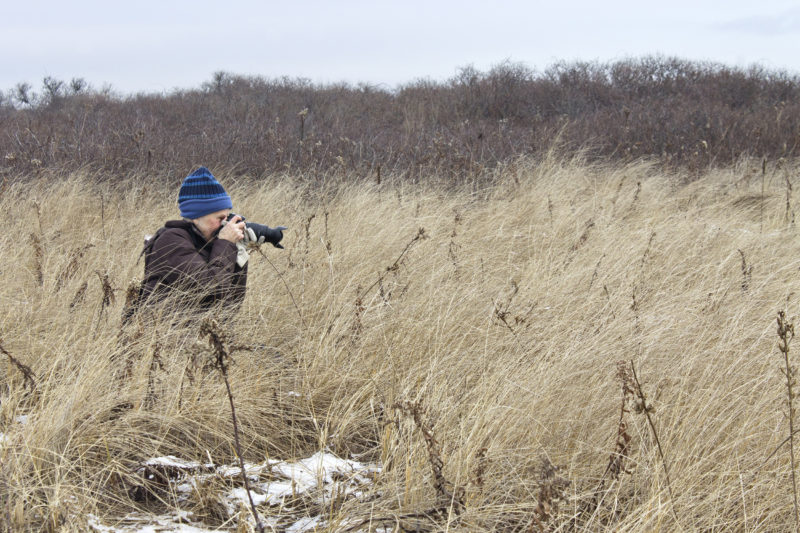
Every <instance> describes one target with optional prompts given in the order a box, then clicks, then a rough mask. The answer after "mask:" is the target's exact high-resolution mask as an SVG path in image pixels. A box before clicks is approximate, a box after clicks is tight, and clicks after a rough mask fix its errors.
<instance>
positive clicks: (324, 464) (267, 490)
mask: <svg viewBox="0 0 800 533" xmlns="http://www.w3.org/2000/svg"><path fill="white" fill-rule="evenodd" d="M153 469H156V470H158V471H159V472H161V473H162V474H163V475H166V476H168V477H169V479H170V482H169V485H170V486H169V490H170V492H171V493H172V494H177V495H178V496H177V505H178V506H180V505H181V504H182V503H186V502H187V501H188V500H189V498H190V497H191V496H192V492H193V491H194V490H195V489H196V488H197V487H200V486H202V484H203V482H205V481H207V480H210V479H219V480H225V481H226V482H228V483H231V484H235V485H237V486H236V487H234V488H232V489H231V490H230V491H228V492H227V493H226V494H223V495H221V496H222V497H223V503H224V504H225V506H226V507H227V509H228V513H229V516H231V517H233V516H234V514H235V513H237V512H241V510H242V509H246V510H247V511H248V513H246V514H244V516H247V517H248V520H250V522H251V524H252V523H253V518H252V515H251V514H249V509H250V499H249V498H248V495H247V490H246V489H245V488H244V487H243V486H241V485H242V483H241V468H239V467H238V466H234V465H219V466H216V465H214V464H211V463H205V464H203V463H199V462H197V461H189V460H185V459H181V458H178V457H175V456H172V455H167V456H163V457H154V458H152V459H148V460H147V461H145V462H144V463H142V467H141V468H140V469H139V473H140V474H142V475H143V476H144V477H149V478H150V479H152V478H153V477H154V476H153V473H152V470H153ZM148 472H149V474H148ZM245 472H247V478H248V481H249V483H250V489H251V490H250V494H251V496H252V499H253V503H254V504H255V505H256V506H257V507H260V508H261V512H265V511H266V509H265V508H264V507H265V506H268V507H271V508H274V507H275V506H279V507H278V509H277V512H278V513H279V514H275V512H276V511H275V510H272V511H270V512H268V513H267V514H269V515H270V516H269V518H264V517H263V516H262V517H261V523H262V525H264V526H268V527H271V528H275V529H276V530H282V531H287V532H292V533H302V532H306V531H314V530H316V529H320V528H324V527H325V525H326V524H325V519H324V517H323V516H321V515H318V516H307V515H305V513H304V512H302V511H299V510H298V511H295V513H297V514H293V511H292V509H290V508H289V507H286V506H284V504H285V503H286V501H287V499H288V500H294V499H296V498H298V497H305V498H308V499H310V500H311V501H313V502H314V503H315V504H319V506H320V507H321V508H323V509H324V508H326V503H327V502H330V499H331V498H333V497H337V498H342V497H343V498H345V499H347V498H355V499H358V498H361V497H362V495H363V494H364V493H365V492H367V491H368V489H369V488H370V487H371V485H372V479H373V477H374V475H375V474H376V473H378V472H380V467H379V466H376V465H370V464H366V463H361V462H358V461H354V460H348V459H341V458H339V457H336V456H335V455H333V454H330V453H322V452H319V453H315V454H314V455H312V456H311V457H308V458H305V459H301V460H299V461H296V462H290V461H278V460H274V459H273V460H269V461H266V462H264V463H262V464H247V463H245ZM261 512H260V513H259V514H261ZM88 524H89V527H90V528H91V529H92V530H93V531H95V532H98V533H108V532H119V533H151V532H152V533H155V532H165V531H174V532H178V533H210V532H218V531H220V530H218V529H205V528H203V524H201V523H198V522H196V521H195V520H193V515H192V513H191V512H187V511H182V510H180V509H178V510H176V511H175V512H174V513H172V514H171V515H145V514H141V513H135V514H129V515H127V516H125V517H121V518H117V519H104V520H101V519H100V518H98V517H97V516H93V515H90V516H89V521H88ZM108 524H113V525H108ZM232 525H235V524H232Z"/></svg>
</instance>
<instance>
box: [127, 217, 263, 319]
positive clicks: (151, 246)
mask: <svg viewBox="0 0 800 533" xmlns="http://www.w3.org/2000/svg"><path fill="white" fill-rule="evenodd" d="M236 253H237V249H236V245H235V244H234V243H232V242H230V241H227V240H224V239H217V238H216V237H215V238H213V239H212V240H211V241H208V242H206V240H205V238H204V237H203V236H202V235H201V234H200V232H199V231H198V230H197V228H196V227H195V225H194V224H192V223H191V222H188V221H186V220H171V221H169V222H167V223H166V224H165V225H164V227H163V228H161V229H160V230H158V232H156V234H155V235H154V236H153V237H152V238H151V239H150V240H149V241H148V242H147V243H146V244H145V249H144V254H145V263H144V282H143V284H142V295H141V299H140V300H141V302H142V303H144V304H145V305H146V306H149V305H152V304H154V303H156V302H166V301H169V300H171V301H172V303H175V304H178V305H180V307H186V306H188V307H199V308H201V309H208V308H211V307H212V306H214V305H215V304H217V303H223V304H225V305H233V306H234V307H238V306H239V305H240V304H241V302H242V300H243V299H244V295H245V288H246V284H247V265H245V266H244V267H239V265H237V264H236Z"/></svg>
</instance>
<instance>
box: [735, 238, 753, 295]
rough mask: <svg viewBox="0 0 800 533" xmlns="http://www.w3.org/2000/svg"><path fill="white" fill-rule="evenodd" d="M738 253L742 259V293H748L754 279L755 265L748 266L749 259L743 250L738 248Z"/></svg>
mask: <svg viewBox="0 0 800 533" xmlns="http://www.w3.org/2000/svg"><path fill="white" fill-rule="evenodd" d="M737 251H738V252H739V255H740V256H741V257H742V292H747V291H748V290H749V289H750V281H751V280H752V279H753V265H752V264H750V265H748V264H747V258H746V257H745V255H744V252H743V251H742V250H740V249H738V248H737Z"/></svg>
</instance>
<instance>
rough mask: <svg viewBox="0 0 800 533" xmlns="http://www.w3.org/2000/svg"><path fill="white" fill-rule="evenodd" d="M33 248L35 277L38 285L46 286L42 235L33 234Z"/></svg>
mask: <svg viewBox="0 0 800 533" xmlns="http://www.w3.org/2000/svg"><path fill="white" fill-rule="evenodd" d="M31 246H33V276H34V278H35V279H36V283H37V285H39V286H40V287H41V286H42V285H44V245H43V244H42V236H41V234H40V233H31Z"/></svg>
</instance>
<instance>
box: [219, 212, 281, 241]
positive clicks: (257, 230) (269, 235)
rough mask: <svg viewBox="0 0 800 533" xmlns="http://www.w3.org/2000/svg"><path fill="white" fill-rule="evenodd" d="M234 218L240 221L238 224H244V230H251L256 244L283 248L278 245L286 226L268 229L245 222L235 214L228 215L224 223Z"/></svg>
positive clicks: (240, 216) (262, 225)
mask: <svg viewBox="0 0 800 533" xmlns="http://www.w3.org/2000/svg"><path fill="white" fill-rule="evenodd" d="M236 216H238V217H239V218H240V219H241V221H240V222H244V226H245V227H246V228H249V229H251V230H253V233H254V234H255V236H256V242H268V243H270V244H271V245H272V246H274V247H275V248H281V249H282V248H283V245H282V244H280V242H281V240H282V239H283V230H285V229H287V228H286V226H278V227H276V228H270V227H269V226H265V225H264V224H256V223H255V222H247V219H245V218H244V217H243V216H242V215H237V214H236V213H231V214H229V215H228V218H227V219H226V222H230V221H231V220H233V218H234V217H236ZM262 237H263V239H262Z"/></svg>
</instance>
